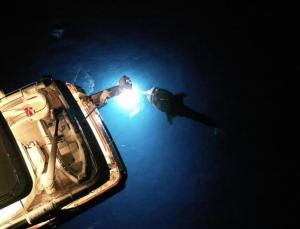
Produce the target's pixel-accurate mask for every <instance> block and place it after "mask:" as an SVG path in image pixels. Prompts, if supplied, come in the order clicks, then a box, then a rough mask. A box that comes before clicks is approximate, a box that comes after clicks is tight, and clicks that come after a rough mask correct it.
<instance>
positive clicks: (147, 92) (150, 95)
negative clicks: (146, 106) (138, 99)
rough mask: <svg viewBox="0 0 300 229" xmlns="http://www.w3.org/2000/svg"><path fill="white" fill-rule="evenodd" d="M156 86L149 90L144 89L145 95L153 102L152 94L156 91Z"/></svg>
mask: <svg viewBox="0 0 300 229" xmlns="http://www.w3.org/2000/svg"><path fill="white" fill-rule="evenodd" d="M154 89H155V87H153V88H151V89H149V90H147V91H144V93H143V94H144V95H146V97H147V99H148V101H149V102H150V103H151V102H152V95H153V91H154Z"/></svg>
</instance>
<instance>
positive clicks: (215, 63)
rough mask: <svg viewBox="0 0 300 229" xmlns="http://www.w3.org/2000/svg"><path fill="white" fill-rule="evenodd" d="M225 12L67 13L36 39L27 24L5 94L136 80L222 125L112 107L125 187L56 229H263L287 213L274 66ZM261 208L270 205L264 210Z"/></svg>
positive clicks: (108, 110)
mask: <svg viewBox="0 0 300 229" xmlns="http://www.w3.org/2000/svg"><path fill="white" fill-rule="evenodd" d="M220 9H222V10H220V12H218V14H217V13H210V12H208V13H206V10H204V9H203V10H202V11H201V13H199V12H198V10H196V12H194V11H192V13H189V12H184V11H181V10H179V11H176V12H175V13H174V14H171V13H170V12H169V14H167V13H166V12H168V11H161V12H158V13H157V11H155V10H153V12H152V11H150V10H149V12H148V11H146V15H145V14H144V12H138V11H135V10H134V9H132V10H131V11H130V12H131V13H133V14H134V15H136V16H131V15H132V14H130V13H128V11H122V10H119V11H118V12H114V13H112V14H108V13H107V14H105V12H104V11H101V10H100V11H99V12H100V13H99V14H98V11H97V10H94V11H93V10H91V9H89V10H91V12H90V11H85V13H82V14H83V15H84V16H83V15H82V14H78V12H81V11H80V10H78V9H77V11H75V12H77V13H74V15H73V14H72V13H70V16H69V17H68V16H66V15H65V13H64V11H62V12H61V14H58V16H57V15H51V14H50V16H49V15H48V16H49V18H47V17H43V18H44V22H40V23H41V26H40V27H39V28H40V30H38V29H36V30H37V31H38V32H35V30H34V28H35V27H32V28H33V29H32V30H31V27H24V28H23V26H20V28H19V30H20V31H21V32H15V34H14V35H12V36H11V37H15V39H16V41H15V42H14V40H13V41H9V40H10V37H8V38H9V39H8V38H7V42H8V41H9V42H11V43H12V45H11V46H8V45H5V46H7V48H6V49H7V52H5V53H6V54H3V55H5V57H6V60H7V61H6V62H4V65H5V68H3V69H2V71H3V73H2V76H6V75H7V76H9V75H11V78H9V77H8V78H5V77H2V78H1V87H3V86H4V85H6V88H8V89H13V88H17V87H19V86H22V85H24V84H25V83H29V82H32V81H34V80H37V79H39V78H41V77H42V76H43V75H45V74H52V75H53V76H54V77H55V78H57V79H61V80H65V81H69V82H73V83H76V84H78V85H80V86H82V87H83V88H84V89H85V90H86V91H87V92H88V93H94V92H96V91H98V90H103V89H105V88H107V87H111V86H114V85H116V84H117V83H118V80H119V77H121V76H122V75H128V76H129V77H130V78H131V80H132V81H133V83H134V84H136V85H137V86H138V87H139V88H140V90H142V91H145V90H148V89H150V88H151V87H153V86H158V87H161V88H165V89H168V90H169V91H171V92H173V93H181V92H185V93H186V94H187V97H186V104H187V105H188V106H190V107H191V108H193V109H194V110H197V111H199V112H202V113H205V114H207V115H208V116H209V117H211V118H212V119H214V120H215V121H216V122H217V125H218V126H219V127H220V128H222V130H221V131H216V130H214V129H213V128H210V127H207V126H205V125H203V124H201V123H195V122H193V121H192V120H189V119H185V118H180V117H177V118H175V120H174V123H173V125H170V124H169V123H168V121H167V118H166V115H165V114H164V113H162V112H160V111H159V110H157V109H156V108H155V107H154V106H153V105H151V104H149V102H148V101H147V100H146V98H145V97H144V96H142V97H141V99H140V101H139V103H138V104H139V106H138V107H137V109H123V108H121V107H120V104H119V103H118V101H117V100H112V101H110V102H109V104H108V105H107V106H106V107H104V108H103V109H101V114H102V115H103V118H104V121H105V122H106V124H107V126H108V128H109V130H110V132H111V134H112V136H113V137H114V139H115V142H116V144H117V146H118V148H119V151H120V153H121V155H122V158H123V160H124V162H125V164H126V167H127V170H128V180H127V184H126V187H125V189H124V190H123V191H121V192H120V193H118V194H116V195H115V196H113V197H112V198H110V199H108V200H106V201H105V202H103V203H101V204H99V205H97V206H95V207H94V208H92V209H90V210H88V211H86V212H84V213H83V214H81V215H79V216H77V217H75V218H73V219H70V220H69V221H67V222H66V223H65V224H63V225H60V226H59V227H58V228H124V227H127V228H245V227H246V225H247V226H249V225H250V226H249V227H250V228H251V225H252V226H253V227H252V228H256V222H258V221H259V220H263V221H264V220H265V215H264V214H263V212H265V211H264V210H265V206H277V205H276V202H274V201H273V200H274V199H276V198H277V196H275V194H273V195H272V193H274V192H273V189H272V192H269V191H268V189H267V188H266V185H265V183H266V182H273V181H276V182H277V176H275V175H269V173H271V172H272V171H273V170H268V169H266V168H265V164H269V165H270V164H271V165H272V163H270V160H271V159H272V158H274V157H275V158H276V154H275V156H274V151H276V148H278V147H277V144H279V141H275V140H274V139H273V137H274V133H275V128H274V127H273V125H274V123H276V125H277V124H278V123H279V122H277V121H276V120H278V113H277V112H278V109H277V107H278V105H277V103H276V106H275V105H274V104H275V103H273V101H272V100H271V96H270V95H272V93H273V89H272V88H273V87H274V88H275V89H276V87H275V86H274V85H277V83H276V82H277V81H276V82H275V81H274V78H272V79H273V81H270V80H268V78H266V75H265V74H266V73H265V72H267V70H266V71H263V69H265V68H266V69H271V66H272V61H271V59H270V58H269V57H266V56H264V54H263V52H259V51H261V50H260V49H259V47H260V46H258V45H254V44H256V43H255V39H254V40H247V39H246V38H245V37H244V36H246V35H245V34H250V35H251V34H252V33H251V32H249V33H247V31H248V30H245V31H244V28H246V27H245V25H244V24H243V23H242V22H240V21H239V20H238V21H237V22H236V23H237V25H236V26H232V27H230V28H228V24H230V25H231V20H233V21H234V17H233V18H232V19H231V18H229V19H227V20H225V18H227V16H228V15H227V11H226V10H225V11H223V8H222V7H221V8H220ZM58 11H59V10H58ZM147 12H148V14H147ZM251 12H252V11H251ZM93 13H94V14H93ZM118 13H119V14H120V15H119V16H118ZM90 14H91V15H98V16H91V15H90ZM102 14H104V15H106V16H101V15H102ZM71 15H72V16H71ZM216 15H221V16H220V18H219V19H218V18H217V17H216ZM45 18H46V19H45ZM69 18H71V19H69ZM196 19H197V20H196ZM36 21H37V20H36V19H34V20H32V21H30V23H29V26H30V25H31V26H32V25H35V23H36ZM250 21H253V20H250ZM50 22H51V23H50ZM43 23H44V24H43ZM239 23H240V24H239ZM234 25H235V24H234ZM12 28H13V27H12ZM224 28H227V30H228V31H227V30H225V29H224ZM253 28H254V27H253ZM256 28H257V27H255V29H256ZM265 28H267V26H266V27H263V29H262V30H261V31H265ZM43 29H44V30H43ZM19 30H17V31H19ZM28 31H29V32H28ZM39 31H43V32H39ZM51 31H52V32H51ZM252 32H253V31H252ZM53 33H54V35H53ZM262 33H263V32H262ZM24 34H26V35H24ZM51 34H52V35H51ZM250 35H249V36H250ZM51 36H52V37H51ZM260 37H263V36H262V35H260ZM18 39H19V40H18ZM272 39H273V37H272ZM272 39H271V38H270V39H269V40H268V42H269V41H270V40H272ZM251 42H253V43H251ZM268 42H267V43H265V44H264V45H265V46H264V47H268V46H267V44H269V43H268ZM258 44H259V42H258ZM27 46H28V49H27V48H26V47H27ZM14 47H15V50H13V48H14ZM272 47H273V46H272ZM270 50H271V48H270ZM257 52H258V53H259V54H257ZM266 53H270V52H266ZM265 55H267V54H265ZM12 60H16V63H14V62H13V61H12ZM17 61H18V62H17ZM278 66H279V65H278ZM270 82H273V84H272V83H270ZM274 82H275V83H274ZM279 83H280V81H278V84H279ZM266 88H269V90H270V91H266ZM275 89H274V91H276V90H275ZM276 101H277V102H278V101H279V100H276ZM269 109H270V112H269ZM266 110H268V112H266ZM263 111H265V112H266V114H268V115H266V114H263ZM276 114H277V116H276ZM258 129H259V130H258ZM271 146H273V149H274V150H273V151H272V155H271V156H269V155H268V154H267V153H266V152H268V151H269V150H270V147H271ZM274 171H275V170H274ZM276 171H277V170H276ZM272 174H273V173H272ZM274 174H275V173H274ZM257 199H264V200H265V201H266V202H265V204H262V205H259V206H258V205H257ZM274 209H276V207H274ZM266 221H268V220H266ZM268 222H269V221H268ZM197 225H198V226H197ZM199 225H200V226H199Z"/></svg>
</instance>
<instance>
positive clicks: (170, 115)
mask: <svg viewBox="0 0 300 229" xmlns="http://www.w3.org/2000/svg"><path fill="white" fill-rule="evenodd" d="M166 114H167V119H168V122H169V123H170V124H173V118H174V117H175V116H174V115H172V114H170V113H166Z"/></svg>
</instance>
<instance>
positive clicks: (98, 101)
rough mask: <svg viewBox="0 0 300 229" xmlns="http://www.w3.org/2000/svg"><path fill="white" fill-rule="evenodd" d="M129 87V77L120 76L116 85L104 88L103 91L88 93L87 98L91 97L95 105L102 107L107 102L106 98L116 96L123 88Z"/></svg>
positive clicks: (130, 84)
mask: <svg viewBox="0 0 300 229" xmlns="http://www.w3.org/2000/svg"><path fill="white" fill-rule="evenodd" d="M131 88H132V83H131V80H130V79H129V77H127V76H122V77H121V78H120V80H119V85H118V86H114V87H111V88H108V89H105V90H103V91H100V92H97V93H95V94H93V95H90V96H89V99H91V100H92V102H93V103H94V104H95V105H96V106H97V107H103V106H104V105H106V104H107V101H108V99H110V98H113V97H115V96H118V95H119V94H121V92H122V91H123V90H125V89H131Z"/></svg>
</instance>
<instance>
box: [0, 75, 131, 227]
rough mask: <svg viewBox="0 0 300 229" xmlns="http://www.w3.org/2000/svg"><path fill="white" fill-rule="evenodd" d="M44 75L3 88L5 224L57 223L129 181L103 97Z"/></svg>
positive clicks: (0, 188)
mask: <svg viewBox="0 0 300 229" xmlns="http://www.w3.org/2000/svg"><path fill="white" fill-rule="evenodd" d="M88 98H89V96H87V95H86V93H85V92H84V90H83V89H82V88H80V87H78V86H76V85H74V84H71V83H67V82H64V81H59V80H54V79H51V78H45V79H42V80H40V81H38V82H34V83H32V84H30V85H27V86H24V87H22V88H20V89H18V90H16V91H13V92H11V93H8V94H3V93H2V94H0V228H1V229H2V228H19V227H21V228H25V227H26V228H28V227H29V228H39V227H42V226H45V225H50V224H55V222H58V221H59V220H62V219H64V218H65V217H70V216H72V213H73V212H75V214H76V212H80V211H81V210H82V209H86V208H89V207H90V206H91V205H94V204H95V203H100V202H101V201H103V200H105V199H107V198H109V197H111V196H112V195H114V194H115V193H117V192H118V191H120V190H122V189H123V188H124V187H125V182H126V178H127V171H126V167H125V165H124V163H123V160H122V158H121V155H120V153H119V151H118V149H117V147H116V145H115V143H114V141H113V139H112V137H111V134H110V133H109V131H108V128H107V127H106V125H105V123H104V121H103V118H102V117H101V115H100V113H99V111H98V109H97V105H96V104H95V103H94V102H93V100H91V99H88Z"/></svg>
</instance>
